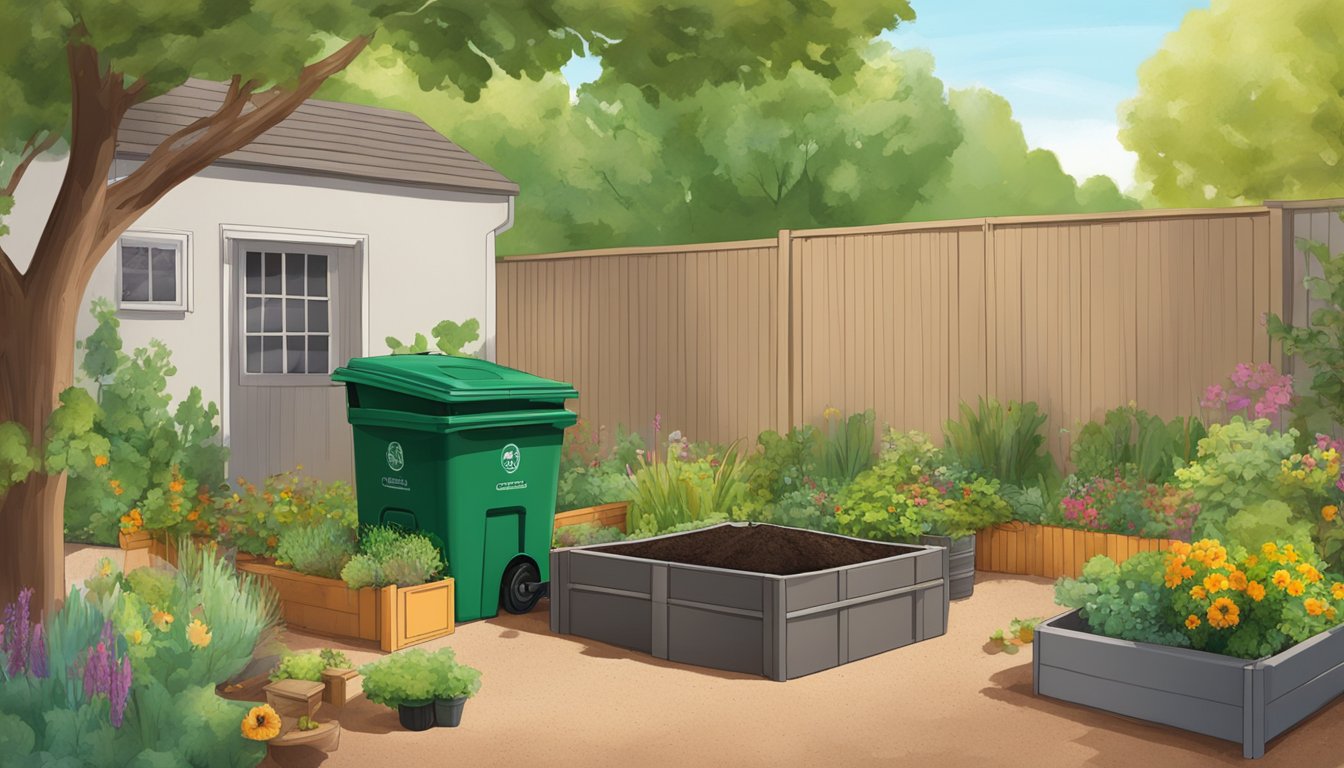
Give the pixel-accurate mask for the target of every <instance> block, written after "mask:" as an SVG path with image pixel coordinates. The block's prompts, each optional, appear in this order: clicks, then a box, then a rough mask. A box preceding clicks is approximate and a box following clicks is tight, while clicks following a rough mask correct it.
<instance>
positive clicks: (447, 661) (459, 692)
mask: <svg viewBox="0 0 1344 768" xmlns="http://www.w3.org/2000/svg"><path fill="white" fill-rule="evenodd" d="M434 657H435V661H436V662H437V666H436V669H435V673H434V681H435V688H436V689H437V690H436V691H435V699H434V720H435V722H436V723H437V724H438V725H439V726H440V727H448V728H456V727H457V726H458V725H459V724H461V722H462V708H463V707H465V706H466V705H467V699H469V698H471V697H472V696H474V695H475V694H476V692H477V691H479V690H480V689H481V672H480V670H478V669H475V668H473V667H468V666H467V665H465V664H459V663H458V662H457V658H456V656H455V655H454V654H453V649H452V648H443V649H441V650H439V651H436V652H435V653H434Z"/></svg>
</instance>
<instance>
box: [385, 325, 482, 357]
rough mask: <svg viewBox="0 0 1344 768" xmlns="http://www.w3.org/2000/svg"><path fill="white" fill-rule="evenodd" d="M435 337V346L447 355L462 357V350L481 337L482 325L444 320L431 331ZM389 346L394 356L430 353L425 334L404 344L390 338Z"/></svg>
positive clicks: (418, 335) (388, 338)
mask: <svg viewBox="0 0 1344 768" xmlns="http://www.w3.org/2000/svg"><path fill="white" fill-rule="evenodd" d="M429 333H430V335H431V336H433V337H434V346H435V347H437V348H438V350H439V351H440V352H442V353H443V354H445V355H461V354H462V348H463V347H465V346H467V345H468V344H470V343H472V342H473V341H476V340H477V339H479V338H480V337H481V323H480V321H479V320H477V319H476V318H474V317H473V318H470V319H468V320H467V321H466V322H463V323H461V324H459V323H457V322H455V321H453V320H444V321H442V322H440V323H439V324H438V325H436V326H434V327H433V328H432V329H430V331H429ZM386 341H387V346H388V348H390V349H391V350H392V354H394V355H416V354H420V353H422V352H428V351H429V339H426V338H425V335H424V334H423V333H417V334H415V340H414V341H413V342H411V343H410V344H403V343H402V342H401V341H399V340H398V339H396V338H395V337H393V336H388V337H387V339H386Z"/></svg>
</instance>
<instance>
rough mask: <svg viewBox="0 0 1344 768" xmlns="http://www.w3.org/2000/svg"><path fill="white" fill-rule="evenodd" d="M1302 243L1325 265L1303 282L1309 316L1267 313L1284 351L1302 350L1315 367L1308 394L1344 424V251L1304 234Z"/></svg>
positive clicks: (1300, 246) (1272, 333)
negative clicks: (1296, 321)
mask: <svg viewBox="0 0 1344 768" xmlns="http://www.w3.org/2000/svg"><path fill="white" fill-rule="evenodd" d="M1297 247H1298V249H1299V250H1301V251H1302V252H1303V253H1306V254H1308V255H1309V256H1310V257H1311V258H1312V259H1314V260H1315V261H1316V263H1317V264H1319V265H1320V268H1321V275H1320V276H1319V277H1316V276H1314V275H1311V270H1306V272H1307V273H1308V276H1307V277H1306V278H1305V279H1304V280H1303V284H1304V285H1305V286H1306V288H1307V290H1308V291H1310V293H1311V299H1312V306H1313V307H1315V309H1313V310H1312V312H1311V317H1310V322H1309V324H1308V325H1305V326H1295V325H1292V324H1291V323H1287V322H1284V320H1283V319H1282V318H1281V317H1279V316H1278V315H1277V314H1271V315H1269V317H1268V318H1267V323H1266V325H1267V328H1268V330H1269V336H1270V338H1271V339H1274V340H1275V341H1278V342H1280V343H1282V344H1283V353H1284V354H1285V355H1297V356H1299V357H1300V358H1301V360H1302V362H1304V363H1306V364H1307V366H1308V367H1309V368H1310V369H1311V374H1312V376H1311V390H1310V393H1309V395H1307V397H1308V398H1310V399H1312V400H1314V401H1315V402H1316V404H1317V405H1318V407H1319V409H1320V410H1323V411H1324V412H1325V413H1326V414H1328V415H1329V417H1330V421H1332V422H1333V423H1335V424H1344V252H1341V253H1335V254H1331V253H1330V249H1329V247H1328V246H1327V245H1326V244H1325V243H1320V242H1313V241H1310V240H1305V239H1302V238H1299V239H1298V240H1297Z"/></svg>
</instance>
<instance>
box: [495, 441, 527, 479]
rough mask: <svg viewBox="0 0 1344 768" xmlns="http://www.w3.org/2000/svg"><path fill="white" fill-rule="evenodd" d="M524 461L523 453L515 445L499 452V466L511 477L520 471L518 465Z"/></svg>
mask: <svg viewBox="0 0 1344 768" xmlns="http://www.w3.org/2000/svg"><path fill="white" fill-rule="evenodd" d="M522 460H523V453H522V451H520V450H518V446H516V445H514V444H513V443H509V444H508V445H506V446H504V448H503V449H502V450H501V451H500V452H499V465H500V466H501V467H503V468H504V471H505V472H508V473H509V474H510V475H512V474H513V473H514V472H517V471H518V465H519V464H520V463H521V462H522Z"/></svg>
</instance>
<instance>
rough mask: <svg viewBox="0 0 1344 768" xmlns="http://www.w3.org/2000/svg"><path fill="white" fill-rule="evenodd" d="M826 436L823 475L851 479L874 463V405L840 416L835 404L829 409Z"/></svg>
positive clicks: (822, 458) (842, 480)
mask: <svg viewBox="0 0 1344 768" xmlns="http://www.w3.org/2000/svg"><path fill="white" fill-rule="evenodd" d="M824 416H825V418H826V439H825V442H824V443H823V444H822V447H821V457H820V461H819V462H818V466H817V472H818V474H819V475H820V476H821V477H825V478H829V479H831V480H839V481H841V482H849V481H851V480H853V479H854V478H856V477H858V475H859V473H860V472H862V471H864V470H865V469H868V468H869V467H871V466H872V465H873V427H874V425H875V423H876V421H877V415H876V414H875V413H874V412H873V411H872V409H869V410H866V411H864V412H863V413H854V414H850V415H849V417H848V418H845V419H843V420H842V419H841V418H840V412H839V411H837V410H836V409H834V408H828V409H826V413H825V414H824Z"/></svg>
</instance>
